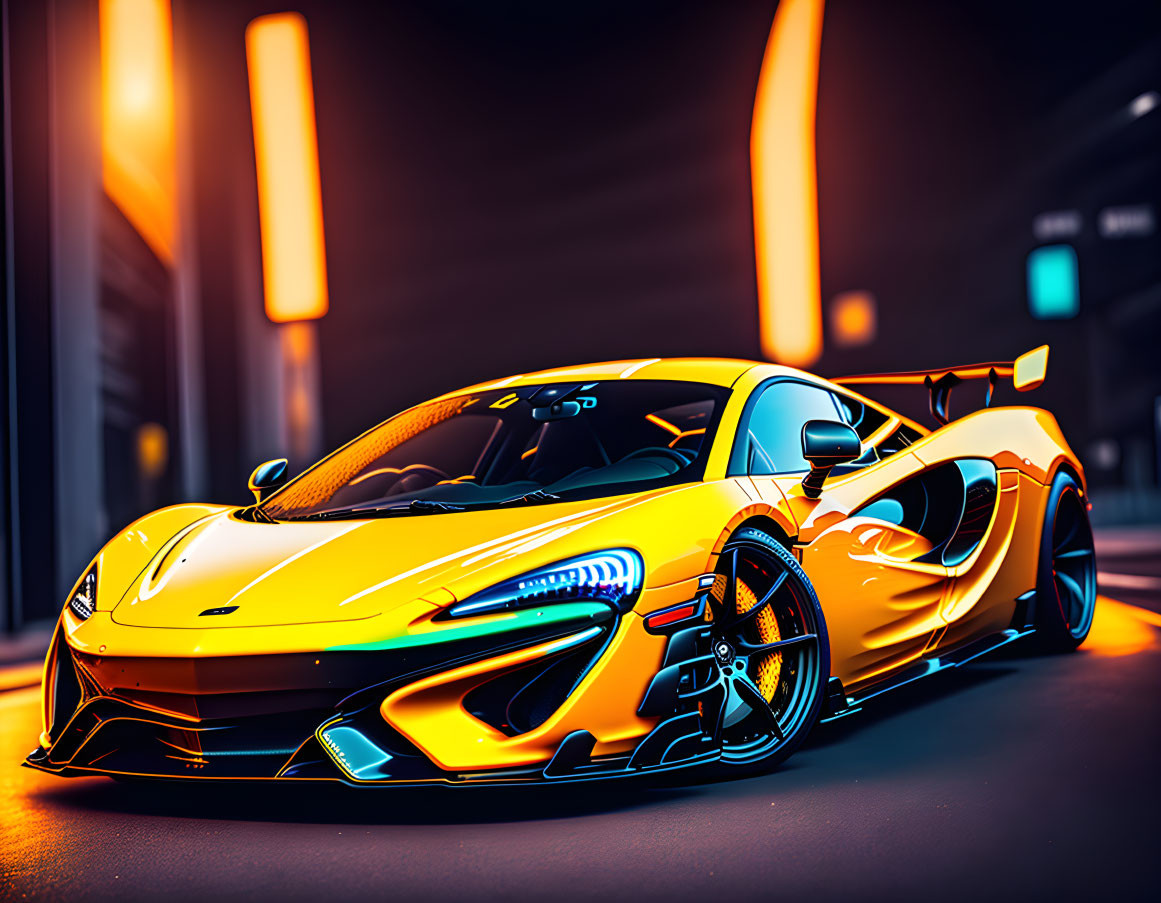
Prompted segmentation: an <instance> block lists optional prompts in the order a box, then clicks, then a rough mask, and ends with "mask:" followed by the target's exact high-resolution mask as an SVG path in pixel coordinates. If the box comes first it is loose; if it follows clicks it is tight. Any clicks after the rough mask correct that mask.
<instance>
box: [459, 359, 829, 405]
mask: <svg viewBox="0 0 1161 903" xmlns="http://www.w3.org/2000/svg"><path fill="white" fill-rule="evenodd" d="M755 367H761V368H762V369H763V370H764V371H765V370H769V371H770V374H771V375H775V374H776V373H780V372H783V371H784V372H785V373H786V375H793V376H804V375H808V374H803V373H802V371H800V370H794V369H791V368H790V367H778V366H775V365H772V364H763V363H761V362H760V361H746V360H737V359H734V358H717V357H670V358H644V359H639V360H627V361H605V362H603V363H597V364H575V365H572V366H567V367H554V368H552V369H551V370H537V371H535V372H533V373H520V374H517V375H515V376H508V377H505V378H503V379H496V380H490V381H488V382H483V383H478V384H477V385H474V386H469V387H467V388H465V389H457V390H456V391H454V392H449V393H447V395H446V396H443V397H450V396H452V395H461V394H464V393H466V392H484V391H487V390H489V389H503V388H507V387H508V386H529V385H532V386H535V385H541V384H543V383H552V382H585V381H597V380H606V379H660V380H677V381H681V382H698V383H709V384H710V385H715V386H726V387H729V386H732V385H733V384H734V383H735V382H737V380H738V378H739V377H740V376H742V374H744V373H746V372H748V371H750V370H752V369H754V368H755ZM813 378H815V379H817V377H813Z"/></svg>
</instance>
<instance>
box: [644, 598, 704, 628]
mask: <svg viewBox="0 0 1161 903" xmlns="http://www.w3.org/2000/svg"><path fill="white" fill-rule="evenodd" d="M700 612H701V605H700V603H698V602H689V603H687V604H685V605H679V606H677V607H676V608H667V609H665V610H664V611H659V612H656V613H655V614H651V615H647V616H646V617H645V629H646V630H657V629H659V628H661V627H667V626H668V625H670V624H676V623H677V622H678V621H684V620H686V619H688V618H693V617H696V616H697V615H698V614H699V613H700Z"/></svg>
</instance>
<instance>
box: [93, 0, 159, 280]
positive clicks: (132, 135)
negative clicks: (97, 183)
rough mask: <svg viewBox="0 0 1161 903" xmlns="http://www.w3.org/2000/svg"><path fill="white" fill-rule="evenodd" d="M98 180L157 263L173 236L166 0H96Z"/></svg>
mask: <svg viewBox="0 0 1161 903" xmlns="http://www.w3.org/2000/svg"><path fill="white" fill-rule="evenodd" d="M99 19H100V32H101V180H102V184H103V185H104V188H105V193H106V194H107V195H108V196H109V198H110V199H111V200H112V201H113V203H114V204H116V205H117V207H118V209H120V210H121V212H122V213H123V214H125V218H126V219H128V220H129V222H130V223H131V224H132V225H133V228H134V229H136V230H137V232H138V233H139V234H140V235H141V237H142V238H143V239H145V242H146V244H148V245H149V247H150V248H151V249H152V250H153V252H154V253H155V254H156V255H157V256H158V257H159V258H160V259H161V261H162V262H163V263H167V264H168V263H172V262H173V260H174V256H175V248H176V241H177V200H176V197H177V164H176V138H175V125H174V123H175V116H174V103H173V23H172V17H171V13H170V7H169V3H168V2H166V0H101V4H100V12H99Z"/></svg>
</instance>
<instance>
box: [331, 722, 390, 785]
mask: <svg viewBox="0 0 1161 903" xmlns="http://www.w3.org/2000/svg"><path fill="white" fill-rule="evenodd" d="M322 739H323V743H324V744H325V745H326V747H327V751H328V752H329V753H330V754H331V756H332V757H333V758H334V759H335V761H336V762H338V764H339V766H340V767H341V768H342V769H343V770H344V771H346V772H347V773H348V774H349V775H350V776H351V777H353V778H362V779H368V778H375V777H380V776H381V775H380V773H379V768H380V766H382V765H383V764H385V763H386V762H388V761H390V759H391V755H390V753H386V752H384V751H383V750H381V749H380V748H379V747H378V746H376V745H375V744H374V743H372V742H371V741H370V740H368V739H367V738H366V737H364V736H363V735H362V734H361V733H359V731H357V730H355V729H354V728H353V727H329V728H327V729H326V730H325V731H323V732H322Z"/></svg>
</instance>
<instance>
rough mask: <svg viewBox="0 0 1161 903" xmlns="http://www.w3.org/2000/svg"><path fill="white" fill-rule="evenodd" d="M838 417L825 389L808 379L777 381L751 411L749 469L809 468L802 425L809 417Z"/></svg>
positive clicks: (762, 471) (759, 471) (793, 470)
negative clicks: (803, 453)
mask: <svg viewBox="0 0 1161 903" xmlns="http://www.w3.org/2000/svg"><path fill="white" fill-rule="evenodd" d="M838 419H839V412H838V410H837V409H836V407H835V403H834V400H833V398H832V396H831V394H830V392H827V391H826V390H825V389H821V388H819V387H818V386H811V385H807V384H806V383H796V382H777V383H774V384H773V385H771V386H770V387H769V388H767V389H766V390H765V391H763V392H762V394H761V395H760V396H759V398H758V401H757V403H756V404H755V405H754V409H753V411H752V412H751V414H750V422H749V424H748V427H747V429H748V435H747V437H746V439H747V448H748V452H747V455H748V466H749V471H750V473H754V474H769V473H796V472H798V471H803V470H810V465H809V464H807V463H806V459H805V458H803V457H802V425H803V424H804V423H806V421H808V420H838Z"/></svg>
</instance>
